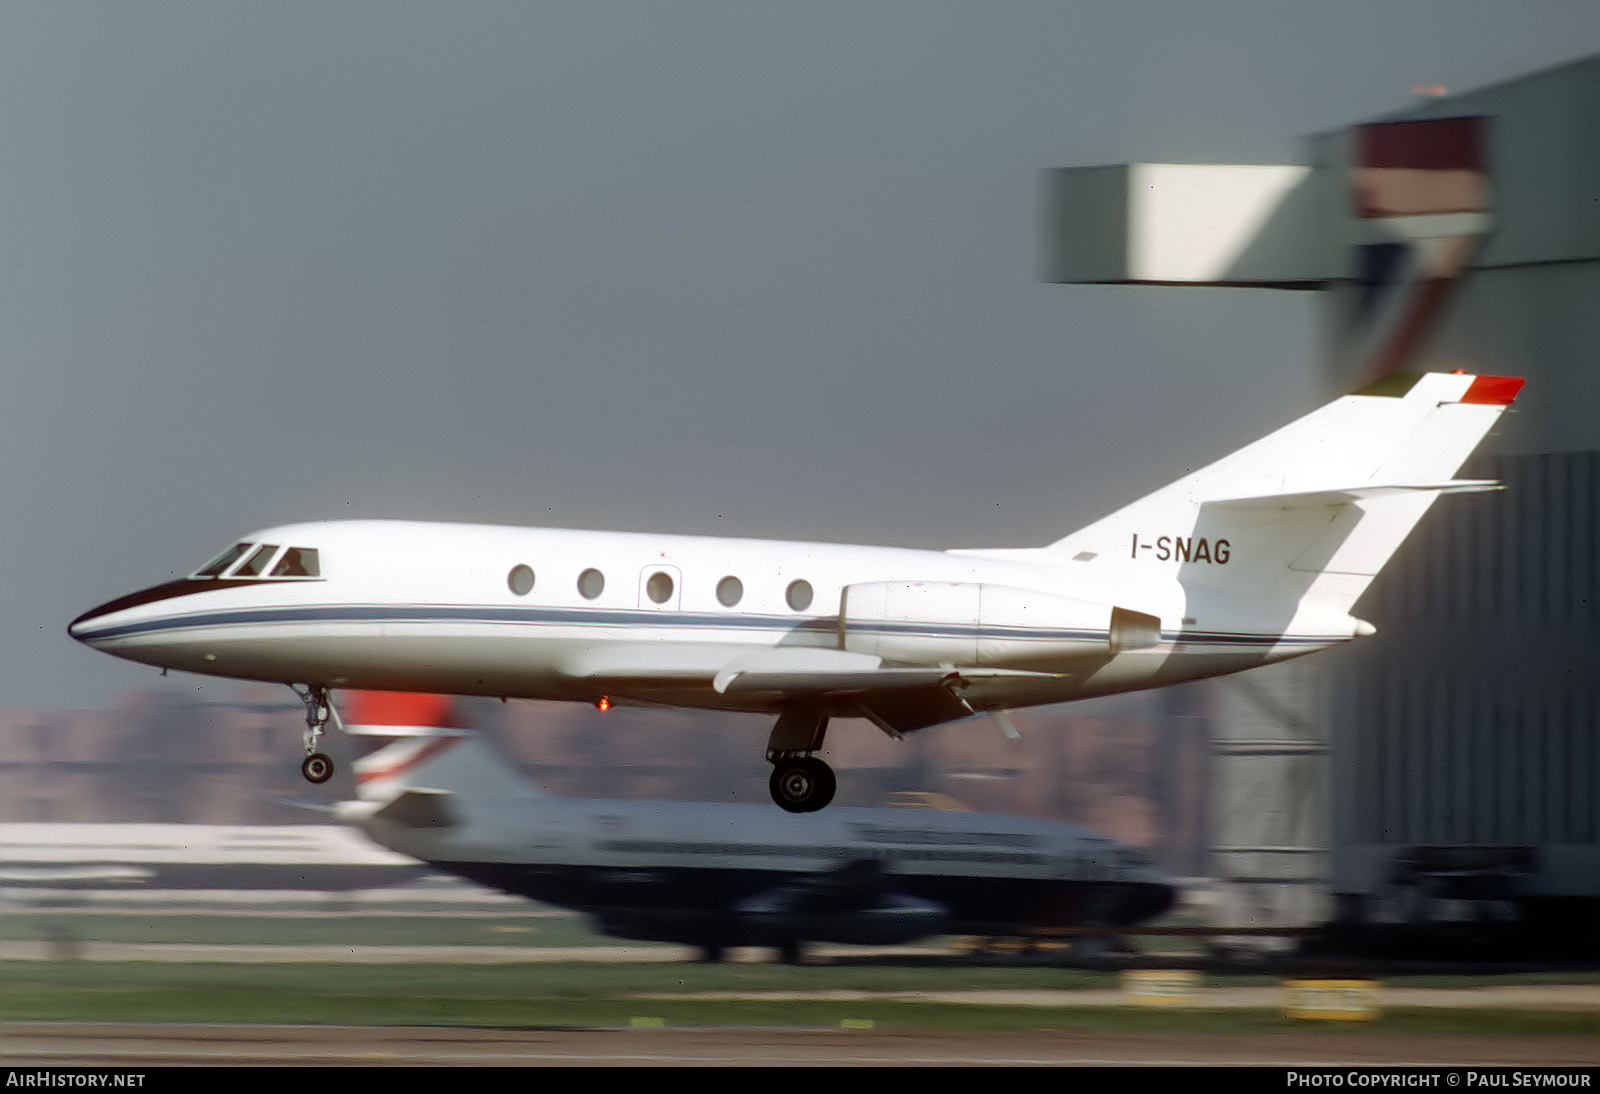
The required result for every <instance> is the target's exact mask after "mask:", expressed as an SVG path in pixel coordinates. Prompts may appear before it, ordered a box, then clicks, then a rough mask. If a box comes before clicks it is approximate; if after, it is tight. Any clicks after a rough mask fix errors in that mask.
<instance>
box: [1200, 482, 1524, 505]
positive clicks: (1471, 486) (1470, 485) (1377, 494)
mask: <svg viewBox="0 0 1600 1094" xmlns="http://www.w3.org/2000/svg"><path fill="white" fill-rule="evenodd" d="M1503 489H1505V484H1504V483H1502V482H1498V481H1496V480H1494V479H1446V480H1444V481H1442V482H1395V483H1387V484H1381V485H1380V484H1364V485H1361V486H1348V487H1344V488H1342V489H1338V490H1305V491H1300V492H1296V493H1288V494H1260V495H1257V496H1255V497H1248V498H1216V499H1214V500H1211V501H1207V502H1206V503H1205V504H1207V505H1219V506H1224V507H1226V508H1229V509H1312V508H1318V507H1321V506H1326V505H1346V504H1348V503H1350V502H1352V501H1366V500H1368V499H1371V498H1384V497H1391V498H1392V497H1416V496H1418V495H1423V494H1477V493H1481V492H1483V491H1485V490H1503Z"/></svg>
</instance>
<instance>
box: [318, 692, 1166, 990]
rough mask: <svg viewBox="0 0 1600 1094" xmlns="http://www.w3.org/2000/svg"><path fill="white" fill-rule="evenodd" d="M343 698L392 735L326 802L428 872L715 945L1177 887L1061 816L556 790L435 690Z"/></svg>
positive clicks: (1126, 903) (997, 929)
mask: <svg viewBox="0 0 1600 1094" xmlns="http://www.w3.org/2000/svg"><path fill="white" fill-rule="evenodd" d="M340 703H341V705H342V706H343V707H344V717H343V719H342V724H343V725H344V726H345V728H346V729H347V730H349V731H350V732H352V733H357V734H365V735H370V736H376V737H382V738H395V739H394V740H390V741H388V742H386V743H385V744H384V745H383V746H382V747H381V748H379V749H377V750H376V751H374V752H371V753H369V754H368V755H366V756H363V757H362V758H360V759H358V760H357V761H356V762H355V765H354V775H355V786H356V794H357V800H355V801H347V802H340V803H338V804H336V805H334V806H332V807H331V809H332V811H333V812H334V814H335V815H336V816H337V817H339V819H341V820H343V821H346V822H347V823H350V824H353V825H355V826H357V827H359V828H360V829H361V830H362V831H364V832H365V833H366V834H367V836H369V837H370V838H371V839H372V840H373V841H374V842H376V843H378V844H380V845H382V846H383V847H387V848H390V849H391V850H394V851H399V852H401V853H402V854H405V855H409V856H412V857H413V858H417V859H421V860H423V861H425V862H427V863H429V864H430V865H432V866H434V867H435V868H437V869H439V870H442V871H445V872H447V873H451V874H456V875H458V876H460V877H464V878H468V879H470V880H472V881H476V882H480V883H482V884H484V885H488V886H491V887H493V888H495V889H500V890H503V891H505V892H508V893H516V894H520V895H522V896H526V897H530V898H532V899H534V900H539V901H544V902H546V903H550V904H556V905H559V906H561V907H565V908H572V909H575V910H577V911H581V912H584V913H587V914H588V915H589V916H590V917H591V918H592V919H593V920H594V923H595V926H596V927H597V928H598V929H599V930H601V931H603V932H605V933H607V934H611V935H616V936H618V937H622V938H631V939H642V940H649V941H658V942H678V943H684V944H687V945H692V946H697V947H699V948H700V949H701V951H702V953H703V955H704V956H705V957H706V958H707V959H709V960H718V959H719V958H721V956H722V955H723V953H724V951H725V949H726V948H727V947H731V946H770V947H772V948H774V949H776V950H777V951H778V952H779V954H780V955H781V956H782V957H783V958H784V959H785V960H788V961H791V962H792V961H795V960H798V958H799V956H800V953H801V949H802V947H803V946H804V944H805V943H807V942H840V943H848V944H857V945H894V944H899V943H906V942H913V941H916V940H917V939H920V938H926V937H929V936H932V935H945V934H962V935H984V936H996V935H1004V936H1024V937H1026V936H1036V935H1039V934H1040V933H1046V932H1048V931H1049V930H1050V929H1052V928H1061V927H1073V926H1095V927H1105V928H1115V927H1126V926H1131V925H1133V924H1136V923H1140V922H1142V921H1144V920H1146V919H1149V918H1151V917H1153V916H1156V915H1159V914H1161V913H1162V912H1163V911H1165V910H1167V908H1168V907H1170V906H1171V905H1172V903H1173V900H1174V897H1175V895H1176V891H1175V889H1174V886H1173V883H1172V881H1171V880H1170V879H1169V878H1167V877H1166V876H1165V875H1163V874H1162V873H1160V872H1159V871H1157V870H1155V869H1154V868H1153V867H1151V866H1150V865H1149V864H1148V863H1147V862H1146V861H1145V859H1144V858H1143V857H1142V856H1141V855H1140V854H1139V853H1138V852H1137V851H1133V850H1130V849H1129V848H1126V847H1122V846H1119V845H1118V844H1116V843H1115V842H1113V841H1112V840H1111V839H1109V838H1107V837H1106V836H1102V835H1098V834H1096V833H1094V832H1090V831H1086V830H1084V829H1081V828H1076V827H1074V826H1072V825H1068V824H1061V823H1058V822H1054V821H1041V820H1032V819H1029V818H1024V817H1006V816H993V815H986V814H981V813H967V812H940V811H934V810H927V809H904V808H878V809H859V808H846V807H843V806H841V807H839V808H836V809H832V810H829V811H828V813H827V815H826V816H825V817H801V816H789V815H786V814H784V813H779V812H775V811H774V810H773V809H772V808H771V807H769V806H757V805H731V804H715V803H702V802H659V801H656V802H651V801H609V800H599V799H580V798H562V797H556V796H553V795H550V794H547V793H545V792H544V791H542V790H540V789H538V788H537V787H535V786H534V785H533V784H532V783H531V782H529V781H528V780H526V779H524V778H523V777H522V776H521V775H520V774H519V773H517V772H516V770H515V769H514V768H513V767H512V766H511V765H510V764H509V763H508V762H507V761H506V760H504V759H503V758H502V757H500V756H498V755H496V754H495V753H494V752H493V751H491V750H490V748H489V746H488V744H487V743H486V742H485V741H483V740H482V739H481V738H480V737H478V736H476V735H474V734H472V733H470V732H469V731H467V730H463V729H455V728H450V726H451V724H452V722H453V719H452V718H451V717H450V716H449V713H448V711H449V699H448V698H447V697H445V696H432V695H418V694H414V693H375V692H351V693H346V694H344V695H341V697H340ZM324 808H328V807H324ZM1089 941H1090V942H1091V943H1099V944H1101V945H1104V944H1106V943H1108V942H1109V940H1108V939H1105V938H1103V937H1093V938H1091V939H1089ZM1090 949H1091V952H1092V946H1091V947H1090Z"/></svg>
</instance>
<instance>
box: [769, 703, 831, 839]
mask: <svg viewBox="0 0 1600 1094" xmlns="http://www.w3.org/2000/svg"><path fill="white" fill-rule="evenodd" d="M827 731H828V716H827V715H826V714H823V713H821V712H820V711H815V710H798V709H794V708H789V709H785V710H784V712H783V713H782V714H780V715H779V716H778V724H777V725H775V726H773V727H772V736H771V737H770V738H768V740H767V759H768V760H769V761H770V762H771V763H772V778H771V779H769V780H768V781H767V787H768V789H769V790H771V791H772V800H773V801H774V802H776V803H777V804H778V805H779V807H781V808H783V809H786V810H788V811H789V812H791V813H814V812H816V811H817V810H818V809H821V808H822V807H823V806H825V805H827V804H828V803H829V802H831V801H832V800H833V795H834V792H835V791H836V790H837V789H838V788H839V783H838V780H837V779H836V778H834V775H833V768H831V767H829V766H828V765H827V764H825V763H823V762H822V761H821V760H819V759H817V758H816V757H815V756H814V755H812V753H814V752H815V751H816V750H817V749H819V748H821V747H822V738H823V735H824V734H825V733H827Z"/></svg>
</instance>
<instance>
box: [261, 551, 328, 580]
mask: <svg viewBox="0 0 1600 1094" xmlns="http://www.w3.org/2000/svg"><path fill="white" fill-rule="evenodd" d="M272 576H273V577H321V576H322V567H321V565H320V564H319V563H318V562H317V549H316V548H315V547H290V548H289V549H288V550H287V551H284V552H283V557H282V558H280V559H279V560H278V564H277V565H276V566H274V567H273V568H272Z"/></svg>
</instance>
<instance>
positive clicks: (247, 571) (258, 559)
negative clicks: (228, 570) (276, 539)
mask: <svg viewBox="0 0 1600 1094" xmlns="http://www.w3.org/2000/svg"><path fill="white" fill-rule="evenodd" d="M277 553H278V545H277V544H276V543H263V544H262V545H261V546H260V547H259V548H257V549H256V553H255V554H253V555H251V556H250V557H249V558H248V559H246V560H245V561H244V562H243V563H242V564H241V565H240V566H239V568H238V569H236V570H234V571H233V575H232V576H234V577H256V576H258V575H259V574H260V573H261V571H262V570H265V569H266V568H267V563H269V562H271V561H272V556H273V555H275V554H277Z"/></svg>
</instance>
